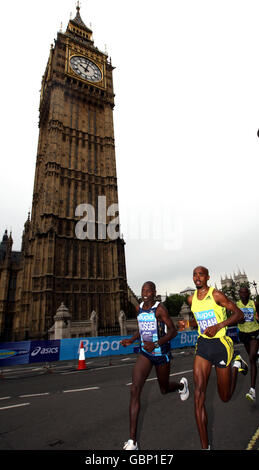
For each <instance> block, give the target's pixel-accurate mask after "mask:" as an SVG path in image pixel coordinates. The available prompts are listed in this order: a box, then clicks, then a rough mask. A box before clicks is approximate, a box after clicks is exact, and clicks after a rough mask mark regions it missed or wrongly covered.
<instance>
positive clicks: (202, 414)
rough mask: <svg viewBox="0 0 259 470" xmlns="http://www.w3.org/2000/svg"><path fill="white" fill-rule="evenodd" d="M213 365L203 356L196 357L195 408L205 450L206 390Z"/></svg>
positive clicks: (206, 438)
mask: <svg viewBox="0 0 259 470" xmlns="http://www.w3.org/2000/svg"><path fill="white" fill-rule="evenodd" d="M211 367H212V365H211V363H210V362H209V361H207V359H204V358H203V357H201V356H195V359H194V364H193V379H194V408H195V418H196V422H197V427H198V431H199V435H200V440H201V445H202V448H203V449H208V445H209V443H208V431H207V424H208V418H207V412H206V408H205V398H206V390H207V385H208V380H209V376H210V372H211Z"/></svg>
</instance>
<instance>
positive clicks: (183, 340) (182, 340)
mask: <svg viewBox="0 0 259 470" xmlns="http://www.w3.org/2000/svg"><path fill="white" fill-rule="evenodd" d="M197 338H198V332H197V330H191V331H179V332H178V333H177V336H175V337H174V338H173V339H172V340H171V349H177V348H186V347H187V346H195V345H196V343H197Z"/></svg>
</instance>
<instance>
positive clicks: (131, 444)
mask: <svg viewBox="0 0 259 470" xmlns="http://www.w3.org/2000/svg"><path fill="white" fill-rule="evenodd" d="M123 450H138V443H137V442H136V444H134V442H133V440H132V439H129V440H128V441H127V442H124V446H123Z"/></svg>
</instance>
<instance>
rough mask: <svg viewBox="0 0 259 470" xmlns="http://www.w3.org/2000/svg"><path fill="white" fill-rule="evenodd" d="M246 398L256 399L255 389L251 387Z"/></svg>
mask: <svg viewBox="0 0 259 470" xmlns="http://www.w3.org/2000/svg"><path fill="white" fill-rule="evenodd" d="M246 398H247V399H248V400H251V401H255V389H254V388H252V387H251V388H250V390H249V392H248V393H247V394H246Z"/></svg>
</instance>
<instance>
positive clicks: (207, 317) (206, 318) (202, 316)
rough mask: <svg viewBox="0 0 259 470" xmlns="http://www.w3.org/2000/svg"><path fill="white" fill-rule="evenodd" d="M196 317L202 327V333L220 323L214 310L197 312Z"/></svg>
mask: <svg viewBox="0 0 259 470" xmlns="http://www.w3.org/2000/svg"><path fill="white" fill-rule="evenodd" d="M195 316H196V320H197V323H198V325H199V327H200V331H201V333H204V331H205V330H206V328H208V327H209V326H213V325H216V324H217V323H218V322H217V318H216V315H215V312H214V310H213V309H211V310H204V311H203V312H196V313H195Z"/></svg>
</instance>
